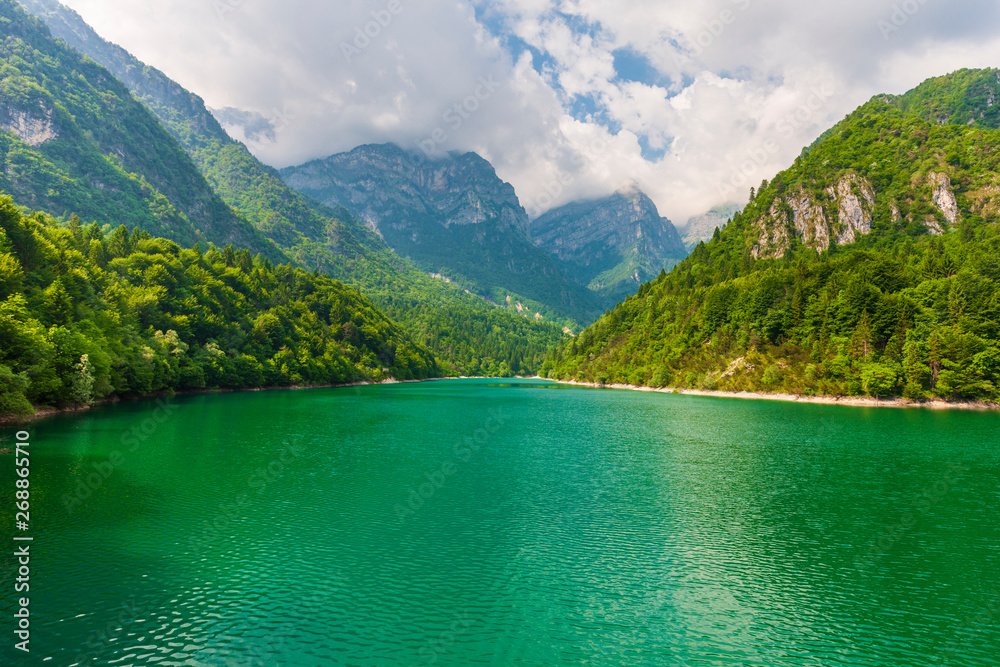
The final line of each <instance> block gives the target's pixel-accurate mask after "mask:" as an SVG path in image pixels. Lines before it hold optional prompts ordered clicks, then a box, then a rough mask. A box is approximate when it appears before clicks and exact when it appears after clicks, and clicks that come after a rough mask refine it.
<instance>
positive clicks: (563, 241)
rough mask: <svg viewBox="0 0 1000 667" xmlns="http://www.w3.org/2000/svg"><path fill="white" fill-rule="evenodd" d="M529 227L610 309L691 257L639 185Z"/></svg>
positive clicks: (570, 273)
mask: <svg viewBox="0 0 1000 667" xmlns="http://www.w3.org/2000/svg"><path fill="white" fill-rule="evenodd" d="M528 229H529V234H530V236H531V238H532V240H533V241H534V242H535V243H536V244H537V245H538V246H539V247H541V248H544V249H545V250H547V251H548V252H550V253H552V255H554V256H555V257H556V258H557V259H558V260H559V262H560V266H561V268H562V269H563V272H564V273H565V274H566V276H567V277H569V278H570V279H571V280H573V281H575V282H576V283H577V284H578V285H581V286H583V287H586V288H587V289H588V290H590V291H592V292H595V293H596V294H597V295H599V297H600V298H601V304H602V305H604V306H605V307H610V306H613V305H614V304H615V303H617V302H618V301H621V300H622V299H623V298H625V297H626V296H627V295H629V294H631V293H633V292H635V291H636V289H638V287H639V285H641V284H642V283H644V282H646V281H648V280H650V279H652V278H654V277H656V275H657V274H658V273H659V272H660V271H662V270H664V269H665V268H666V269H670V268H672V267H673V265H674V264H676V263H677V262H678V261H680V260H682V259H684V258H685V257H687V254H688V253H687V250H685V248H684V244H683V242H682V241H681V237H680V236H679V235H678V233H677V230H676V229H674V226H673V224H671V222H670V221H669V220H667V219H666V218H663V217H661V216H660V214H659V212H658V211H657V210H656V205H655V204H653V201H652V200H651V199H650V198H649V197H647V196H646V195H645V194H643V193H642V192H641V191H640V190H639V189H638V188H637V187H635V186H630V187H627V188H623V189H622V190H620V191H618V192H616V193H614V194H613V195H611V196H610V197H605V198H604V199H598V200H596V201H586V202H573V203H570V204H567V205H565V206H561V207H559V208H556V209H553V210H551V211H548V212H547V213H545V214H544V215H542V216H541V217H539V218H538V219H536V220H534V221H533V222H531V224H530V226H529V228H528Z"/></svg>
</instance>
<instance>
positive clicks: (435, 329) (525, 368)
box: [22, 0, 562, 374]
mask: <svg viewBox="0 0 1000 667" xmlns="http://www.w3.org/2000/svg"><path fill="white" fill-rule="evenodd" d="M22 4H24V5H25V6H26V7H28V8H29V9H30V10H31V11H32V12H34V13H36V14H37V15H38V16H39V17H41V18H43V19H44V20H45V21H46V23H47V24H48V26H49V27H50V29H51V30H52V32H53V33H54V34H55V35H56V36H58V37H59V38H61V39H63V40H65V41H66V42H67V43H68V44H69V45H70V46H72V47H74V48H76V49H77V50H79V51H80V52H82V53H86V54H87V55H88V56H90V57H91V58H93V59H94V60H96V61H98V62H100V63H101V64H102V65H104V66H105V67H107V68H108V69H109V70H110V71H111V72H112V73H114V75H115V76H117V77H119V78H120V79H121V80H122V81H124V82H125V83H126V84H127V85H128V87H129V88H130V89H131V90H132V91H133V94H134V95H135V96H136V97H137V98H138V99H140V100H141V101H142V102H143V104H145V105H146V106H147V107H148V108H149V109H150V110H151V111H152V112H153V113H154V115H156V117H157V118H158V119H159V121H160V123H162V125H163V126H164V127H165V128H167V130H168V131H169V132H170V133H171V134H172V135H173V136H174V137H175V138H176V139H177V140H178V141H179V142H180V143H181V144H182V145H183V147H184V149H185V150H186V151H187V152H188V154H189V155H190V156H191V158H192V159H193V160H194V161H195V163H196V164H197V166H198V168H199V169H200V170H201V172H202V173H203V174H204V175H205V177H206V178H207V179H208V181H209V182H210V183H211V184H212V186H213V187H214V188H215V190H216V191H217V192H218V193H219V195H220V196H221V197H222V198H223V199H224V200H225V202H226V203H228V204H229V205H231V206H232V207H234V208H235V209H236V210H238V211H239V212H240V213H241V214H242V215H244V216H246V218H247V219H249V220H250V221H251V222H252V223H253V224H254V225H255V226H256V227H257V228H259V229H260V230H261V231H263V233H264V234H266V235H267V236H268V237H269V238H272V239H274V240H275V241H276V242H277V243H278V244H279V245H280V247H281V248H282V249H283V250H284V251H285V252H286V253H287V254H288V255H289V256H290V257H292V258H293V259H295V260H296V261H298V262H299V263H300V264H302V265H304V266H307V267H308V268H310V269H318V270H321V271H325V272H327V273H329V274H330V275H332V276H334V277H336V278H338V279H340V280H343V281H344V282H346V283H348V284H351V285H354V286H356V287H358V288H360V289H362V290H363V291H364V293H365V294H366V296H368V297H369V298H371V299H372V300H373V301H374V302H375V303H376V304H377V305H378V306H379V307H380V308H382V309H384V310H385V312H386V313H387V314H388V315H389V316H390V317H392V318H393V319H394V320H395V321H397V322H399V323H400V324H402V325H403V326H405V327H406V328H407V330H408V331H409V332H410V333H411V334H412V335H413V336H414V337H415V338H416V339H417V340H419V341H420V342H421V343H424V344H426V345H428V346H430V347H431V348H432V349H433V350H434V351H435V353H437V354H438V355H440V356H441V357H442V358H443V359H445V360H446V361H447V362H448V363H450V364H452V365H453V366H454V367H455V369H456V370H457V371H458V372H461V373H465V374H476V373H489V374H502V373H509V372H532V371H533V370H534V369H537V367H538V365H539V364H540V363H541V358H542V356H543V355H544V353H545V351H546V349H547V348H548V347H549V346H551V345H553V344H555V342H557V341H558V340H559V338H560V337H561V336H562V332H561V330H560V329H559V328H558V327H556V326H554V325H551V324H547V323H536V322H533V321H529V320H527V319H525V318H524V317H521V316H520V315H517V314H515V313H510V312H504V311H502V310H500V309H499V308H496V307H493V306H491V305H489V304H488V303H487V302H485V301H484V300H482V299H481V298H478V297H475V296H472V295H469V294H466V293H465V292H464V291H463V290H462V289H460V288H459V287H458V286H457V285H454V284H447V283H445V282H443V281H441V280H438V279H435V278H432V277H430V276H428V275H427V274H426V273H424V272H420V271H418V270H416V269H415V268H414V267H413V266H412V265H410V264H408V263H407V262H404V261H403V260H401V259H400V258H399V257H398V256H396V255H395V254H394V253H393V252H392V251H391V250H390V249H389V248H388V247H387V246H386V245H385V243H384V242H383V241H382V240H381V239H380V238H379V237H378V236H377V235H376V234H374V233H373V232H371V231H370V230H369V229H367V228H366V227H365V226H364V225H363V224H361V223H360V222H359V221H358V220H357V219H356V218H354V216H352V215H351V214H350V213H349V212H348V211H347V210H345V209H343V208H341V207H327V206H324V205H322V204H319V203H318V202H315V201H313V200H310V199H308V198H307V197H305V196H303V195H301V194H300V193H298V192H296V191H295V190H293V189H291V188H289V187H288V186H287V185H285V184H284V183H283V182H282V181H281V179H280V178H279V177H278V174H277V172H276V171H275V170H274V169H272V168H270V167H268V166H266V165H264V164H263V163H261V162H260V161H259V160H257V159H256V158H255V157H254V156H253V155H252V154H251V153H250V151H249V150H248V149H247V148H246V146H244V145H243V144H241V143H239V142H237V141H234V140H233V139H232V138H230V137H229V135H228V134H226V132H225V131H224V130H223V128H222V127H221V125H220V124H219V122H218V121H217V120H216V119H215V118H214V117H213V115H212V114H211V113H210V112H209V110H208V109H207V108H206V107H205V105H204V103H203V102H202V100H201V98H199V97H198V96H197V95H194V94H192V93H190V92H188V91H187V90H185V89H184V88H183V87H182V86H180V85H179V84H177V83H175V82H174V81H172V80H171V79H170V78H168V77H167V76H166V75H165V74H163V73H162V72H160V71H159V70H157V69H155V68H152V67H148V66H147V65H145V64H143V63H142V62H140V61H139V60H137V59H136V58H134V57H133V56H132V55H131V54H129V53H128V52H127V51H125V50H124V49H122V48H121V47H119V46H116V45H114V44H110V43H109V42H107V41H105V40H103V39H102V38H101V37H100V36H98V35H97V34H96V33H95V32H94V31H93V30H92V29H91V28H90V26H88V25H87V24H86V23H85V22H84V21H83V19H81V18H80V16H79V15H78V14H76V12H74V11H73V10H71V9H69V8H67V7H64V6H63V5H61V4H60V3H58V2H56V1H55V0H23V2H22Z"/></svg>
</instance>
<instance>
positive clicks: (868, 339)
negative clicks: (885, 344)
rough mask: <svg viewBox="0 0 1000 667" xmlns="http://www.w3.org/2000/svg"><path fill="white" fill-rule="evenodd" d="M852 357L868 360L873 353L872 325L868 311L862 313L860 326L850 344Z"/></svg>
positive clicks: (855, 330)
mask: <svg viewBox="0 0 1000 667" xmlns="http://www.w3.org/2000/svg"><path fill="white" fill-rule="evenodd" d="M850 352H851V356H852V357H853V358H855V359H867V358H868V357H869V356H871V353H872V323H871V317H870V316H869V315H868V311H867V310H865V311H863V312H862V313H861V319H860V320H859V321H858V326H857V327H856V328H855V329H854V335H853V336H851V343H850Z"/></svg>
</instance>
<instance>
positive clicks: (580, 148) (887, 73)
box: [66, 0, 1000, 225]
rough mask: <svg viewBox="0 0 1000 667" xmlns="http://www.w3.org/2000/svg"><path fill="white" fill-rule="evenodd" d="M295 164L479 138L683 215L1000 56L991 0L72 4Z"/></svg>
mask: <svg viewBox="0 0 1000 667" xmlns="http://www.w3.org/2000/svg"><path fill="white" fill-rule="evenodd" d="M66 4H68V5H70V6H71V7H73V8H74V9H76V10H77V11H78V12H79V13H80V14H81V15H82V16H83V17H84V19H86V20H87V21H88V22H89V23H91V25H93V26H94V27H95V29H97V31H98V32H99V33H101V34H102V35H104V36H105V37H106V38H108V39H110V40H112V41H114V42H117V43H119V44H121V45H122V46H124V47H125V48H127V49H129V50H130V51H132V52H133V53H134V54H135V55H136V56H137V57H139V58H140V59H142V60H143V61H145V62H146V63H148V64H151V65H154V66H156V67H158V68H160V69H162V70H163V71H165V72H166V73H167V74H168V75H170V76H171V77H173V78H174V79H176V80H177V81H179V82H180V83H181V84H183V85H184V86H186V87H188V88H189V89H190V90H192V91H193V92H195V93H197V94H199V95H201V96H202V97H203V98H204V99H205V100H206V102H207V103H208V104H209V106H211V107H213V108H218V109H222V108H232V109H237V110H240V112H241V113H231V114H229V115H228V116H227V117H228V118H230V119H239V118H258V119H260V118H263V119H269V120H270V121H271V123H272V124H273V125H274V128H275V131H274V132H273V133H260V132H256V133H253V134H252V136H250V137H248V136H246V133H245V132H244V130H243V128H242V127H241V125H240V124H239V123H237V122H236V121H235V120H234V121H233V122H232V123H231V124H230V125H227V129H228V130H229V131H230V133H231V134H233V136H235V137H236V138H238V139H241V140H246V143H247V144H248V145H249V146H250V148H251V149H252V150H253V151H254V152H255V153H256V154H257V155H258V156H259V157H260V158H261V159H262V160H264V161H265V162H267V163H269V164H271V165H273V166H276V167H282V166H287V165H290V164H297V163H300V162H304V161H306V160H309V159H312V158H317V157H323V156H326V155H329V154H332V153H336V152H341V151H346V150H350V149H351V148H353V147H354V146H356V145H358V144H362V143H371V142H384V141H393V142H396V143H398V144H400V145H402V146H404V147H406V148H409V149H413V150H420V149H425V150H427V151H430V152H433V153H440V154H444V153H445V152H447V151H451V150H461V151H466V150H473V151H476V152H478V153H480V154H481V155H483V156H484V157H485V158H487V159H488V160H490V161H491V162H492V163H493V164H494V166H495V167H496V168H497V172H498V174H500V176H501V177H502V178H504V179H505V180H507V181H509V182H511V183H512V184H513V185H514V187H515V189H516V190H517V192H518V196H519V197H520V199H521V201H522V204H524V205H525V207H526V208H528V209H529V212H532V213H540V212H541V209H543V208H544V207H545V206H549V205H556V204H560V203H564V202H567V201H570V200H573V199H582V198H592V197H599V196H603V195H606V194H608V193H610V192H612V191H613V190H615V189H617V188H619V187H621V186H622V185H625V184H627V183H631V182H636V183H638V184H639V186H640V187H642V189H643V190H645V191H646V192H647V193H648V194H649V195H650V196H651V197H652V198H653V200H654V201H655V202H656V204H657V206H658V207H659V208H660V210H661V212H662V213H663V214H664V215H667V216H668V217H670V218H671V219H673V220H674V221H675V222H677V223H679V224H681V225H683V224H684V223H685V221H686V220H687V218H688V217H689V216H691V215H696V214H698V213H701V212H704V211H706V210H708V209H710V208H711V207H713V206H716V205H719V204H723V203H726V202H727V201H735V202H742V201H745V199H746V196H747V194H748V193H749V189H750V187H751V186H755V185H757V184H759V183H760V181H761V180H762V179H765V178H768V179H769V178H771V177H772V176H773V175H774V174H775V173H776V172H778V171H779V170H781V169H783V168H785V167H787V166H788V165H789V164H790V163H791V161H792V160H794V158H795V156H796V155H798V153H799V152H800V151H801V149H802V147H803V146H805V145H807V144H809V143H810V142H812V141H813V140H814V139H815V138H816V137H817V136H819V134H821V133H822V132H823V131H824V130H826V129H827V128H829V127H830V126H831V125H833V124H834V123H836V122H837V121H838V120H840V119H841V118H843V116H844V115H846V114H847V113H849V112H850V111H852V110H853V109H854V108H856V107H857V106H858V105H860V104H862V103H864V102H865V101H867V100H868V99H869V98H870V97H871V96H872V95H874V94H877V93H881V92H888V93H901V92H905V91H906V90H908V89H909V88H911V87H913V86H914V85H916V84H918V83H919V82H920V81H922V80H924V79H926V78H928V77H931V76H937V75H941V74H945V73H947V72H949V71H953V70H955V69H959V68H961V67H988V66H1000V3H997V2H995V1H990V2H983V1H982V0H950V1H949V2H947V3H946V2H944V0H888V1H886V0H840V1H838V2H819V3H810V4H806V3H802V2H801V1H799V2H792V1H791V0H710V1H707V2H705V1H703V2H697V3H691V2H689V1H685V2H682V1H679V0H633V1H631V2H629V3H627V4H625V3H620V2H607V1H603V0H569V1H556V0H490V1H486V0H473V1H471V2H469V1H464V0H458V1H456V0H447V1H445V0H420V2H418V1H417V0H365V1H360V0H338V1H335V2H324V3H316V2H314V1H313V0H283V1H280V2H279V1H278V0H157V1H156V2H154V1H153V0H136V1H135V2H132V3H127V4H123V3H108V2H107V1H106V0H66Z"/></svg>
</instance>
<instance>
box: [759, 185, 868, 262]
mask: <svg viewBox="0 0 1000 667" xmlns="http://www.w3.org/2000/svg"><path fill="white" fill-rule="evenodd" d="M824 194H825V195H826V199H825V200H824V201H819V200H817V199H816V198H815V197H814V196H813V195H812V194H811V193H810V192H808V191H807V190H806V189H805V188H803V187H802V186H799V187H798V188H797V189H796V190H795V191H794V192H793V193H792V194H790V195H786V196H785V197H778V198H776V199H775V200H774V203H773V204H771V209H770V211H769V212H768V215H766V216H764V217H763V218H760V219H759V220H757V221H756V222H755V223H754V227H755V229H756V230H757V232H758V239H757V241H756V243H755V244H754V246H753V248H752V250H751V255H752V256H753V258H754V259H776V258H778V257H782V256H783V255H784V254H785V252H786V251H787V250H788V249H789V248H790V247H791V243H792V238H793V236H794V238H796V239H797V240H798V242H799V243H800V244H801V245H803V246H805V247H807V248H811V249H813V250H815V251H816V252H823V251H824V250H826V249H827V248H829V247H830V239H831V238H832V239H834V242H835V243H836V244H837V245H847V244H850V243H854V242H855V241H857V240H858V239H859V238H861V237H862V236H864V235H866V234H868V233H870V232H871V230H872V217H873V212H874V208H875V193H874V191H873V190H872V186H871V184H870V183H869V182H868V181H867V180H865V179H864V178H861V177H860V176H858V175H857V174H854V173H847V174H845V175H844V176H843V177H841V178H840V179H839V180H838V181H837V184H836V185H831V186H830V187H828V188H826V190H824Z"/></svg>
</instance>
